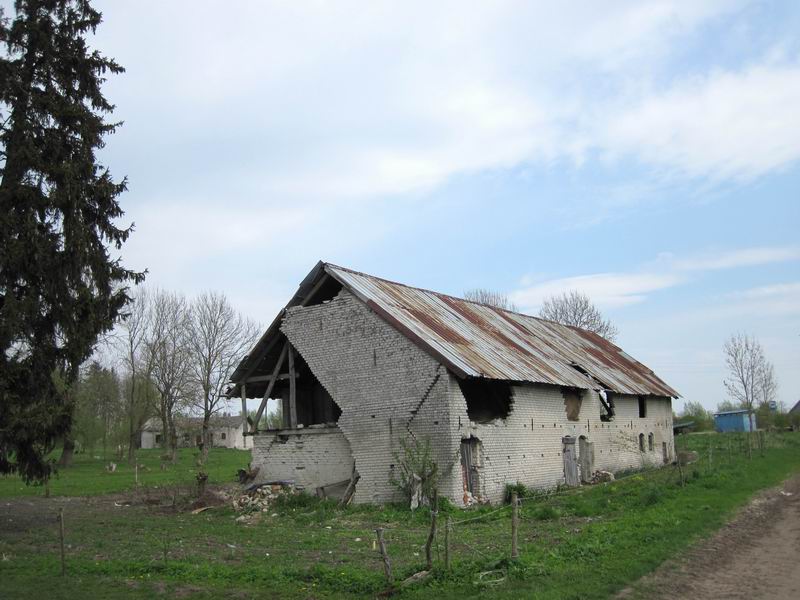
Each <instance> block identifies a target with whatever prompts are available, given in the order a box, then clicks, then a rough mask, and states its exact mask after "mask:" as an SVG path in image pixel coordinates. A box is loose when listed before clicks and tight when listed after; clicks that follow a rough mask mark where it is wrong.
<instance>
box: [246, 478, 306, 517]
mask: <svg viewBox="0 0 800 600" xmlns="http://www.w3.org/2000/svg"><path fill="white" fill-rule="evenodd" d="M298 493H299V491H298V490H297V489H296V488H295V486H294V485H293V484H292V483H291V482H288V481H281V482H273V483H262V484H259V485H252V486H250V487H249V488H247V489H246V490H244V491H243V492H242V493H241V494H237V495H235V496H234V497H233V499H232V500H231V504H232V505H233V509H234V510H235V511H237V512H244V513H252V512H267V511H268V510H269V507H270V506H271V505H272V504H274V503H275V501H276V500H277V499H278V498H280V497H281V496H287V495H291V496H293V495H295V494H298Z"/></svg>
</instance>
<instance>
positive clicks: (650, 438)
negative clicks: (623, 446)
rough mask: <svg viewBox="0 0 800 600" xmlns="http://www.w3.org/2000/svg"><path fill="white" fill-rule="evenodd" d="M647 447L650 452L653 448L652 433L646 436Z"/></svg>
mask: <svg viewBox="0 0 800 600" xmlns="http://www.w3.org/2000/svg"><path fill="white" fill-rule="evenodd" d="M647 449H648V450H650V452H652V451H653V450H655V440H654V439H653V434H652V433H650V434H648V436H647Z"/></svg>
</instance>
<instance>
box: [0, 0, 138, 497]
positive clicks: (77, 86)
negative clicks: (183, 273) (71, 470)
mask: <svg viewBox="0 0 800 600" xmlns="http://www.w3.org/2000/svg"><path fill="white" fill-rule="evenodd" d="M15 13H16V14H15V16H14V18H13V19H7V18H6V19H2V22H0V42H2V44H3V45H4V46H5V52H4V54H3V55H2V56H0V153H1V154H0V177H1V178H2V179H0V473H10V472H18V473H19V474H20V475H21V476H22V477H23V478H24V479H25V480H26V481H29V482H30V481H41V480H45V479H47V477H48V476H49V475H50V472H51V464H50V463H49V462H48V460H47V458H46V456H47V454H48V453H49V452H50V451H51V450H52V449H53V447H54V444H55V443H56V442H57V441H58V440H59V439H61V438H65V437H66V438H67V439H69V433H70V427H71V420H72V412H73V406H74V398H73V392H72V389H73V384H74V383H75V381H76V380H77V376H78V373H79V367H80V365H81V363H83V362H84V361H85V360H86V359H87V358H88V357H89V356H90V355H91V353H92V351H93V349H94V346H95V344H96V343H97V340H98V338H99V336H101V335H102V334H103V333H104V332H107V331H108V330H110V329H111V328H112V327H113V325H114V323H115V321H116V320H117V319H118V318H119V317H120V315H121V312H122V311H123V310H124V307H125V306H126V304H127V303H128V302H129V295H128V287H127V286H128V285H130V284H135V283H138V282H140V281H141V280H142V279H143V278H144V273H137V272H134V271H131V270H129V269H126V268H125V267H124V266H123V265H122V263H121V260H120V259H119V258H118V257H113V256H112V254H111V253H112V252H115V253H117V252H118V251H119V250H120V249H121V247H122V244H123V243H124V242H125V240H126V239H127V238H128V236H129V234H130V232H131V227H128V228H120V227H118V226H117V225H116V224H115V222H116V221H117V220H118V219H119V218H120V217H121V216H122V215H123V211H122V210H121V208H120V205H119V202H118V196H119V195H120V194H121V193H122V192H123V191H124V190H125V188H126V182H125V180H124V179H123V180H122V181H115V180H114V179H113V178H112V176H111V174H110V172H109V170H108V169H107V168H105V167H104V166H102V165H100V164H99V163H98V161H97V157H96V152H97V150H98V149H100V148H102V147H103V143H104V142H103V140H104V137H105V136H106V135H108V134H111V133H113V132H114V130H115V128H116V127H117V126H118V125H119V124H118V123H113V122H107V121H106V117H107V116H108V115H110V114H111V112H112V111H113V108H114V107H113V106H112V105H111V104H110V103H109V102H108V101H107V100H106V99H105V98H104V97H103V94H102V92H101V86H102V84H103V82H104V81H105V76H106V74H108V73H112V74H116V73H121V72H122V71H123V69H122V67H120V66H119V65H118V64H117V63H115V62H114V61H113V60H111V59H109V58H106V57H104V56H102V55H101V54H100V53H99V52H97V51H95V50H90V49H89V48H88V46H87V43H86V36H87V35H90V34H92V33H94V31H95V29H96V27H97V26H98V25H99V24H100V22H101V14H100V13H99V12H97V11H96V10H94V9H93V8H92V7H91V5H90V3H89V2H88V0H17V1H16V2H15Z"/></svg>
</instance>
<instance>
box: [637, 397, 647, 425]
mask: <svg viewBox="0 0 800 600" xmlns="http://www.w3.org/2000/svg"><path fill="white" fill-rule="evenodd" d="M646 416H647V399H646V398H645V397H644V396H639V418H640V419H644V418H645V417H646Z"/></svg>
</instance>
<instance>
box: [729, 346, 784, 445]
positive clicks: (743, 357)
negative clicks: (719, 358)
mask: <svg viewBox="0 0 800 600" xmlns="http://www.w3.org/2000/svg"><path fill="white" fill-rule="evenodd" d="M723 353H724V354H725V365H726V366H727V367H728V377H727V378H726V379H725V381H724V384H725V389H726V390H727V391H728V395H729V396H730V397H731V399H732V400H733V401H734V402H736V403H737V404H738V405H739V406H741V407H742V408H743V409H746V410H747V411H748V412H749V416H750V418H752V415H753V409H754V407H755V404H756V402H758V401H759V400H762V399H763V398H764V396H763V394H764V393H765V392H766V393H767V394H772V395H774V394H775V389H776V387H777V384H776V382H775V374H774V371H773V369H772V365H771V364H770V363H768V362H767V360H766V358H765V357H764V349H763V348H762V347H761V344H760V343H759V341H758V340H757V339H756V338H755V337H752V336H749V335H745V334H742V333H738V334H736V335H733V336H731V337H730V338H729V339H728V341H726V342H725V345H724V346H723ZM767 373H768V375H767ZM765 377H768V378H769V382H768V383H766V386H767V388H765V387H764V385H765ZM752 446H753V444H752V431H751V436H750V442H749V443H748V448H747V451H748V455H749V456H752Z"/></svg>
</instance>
